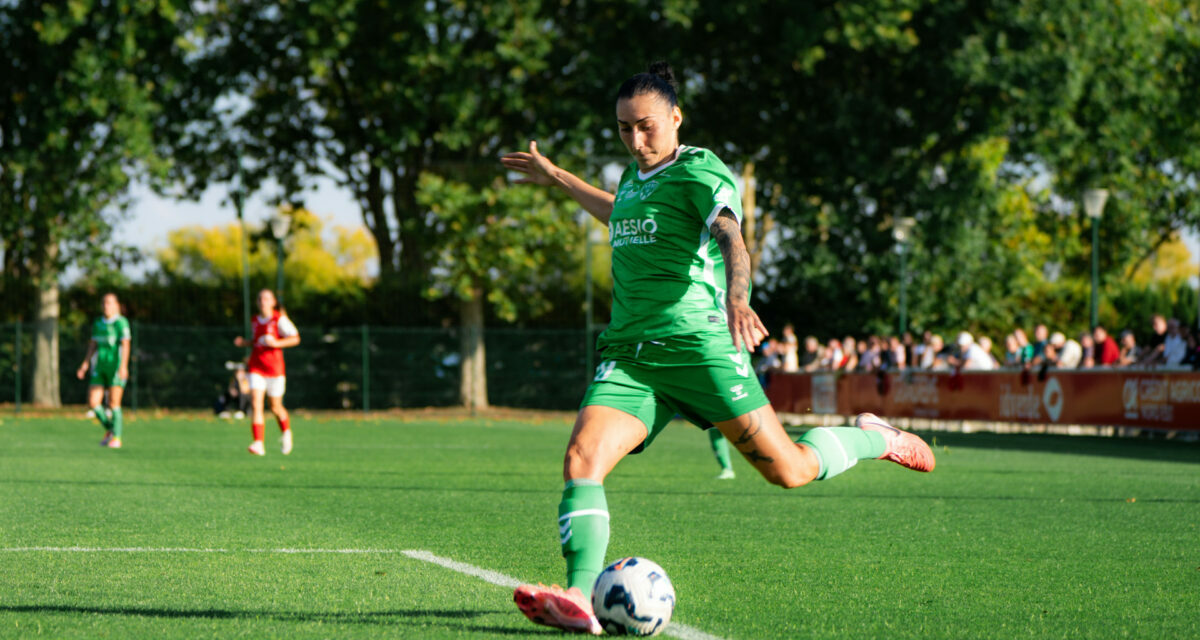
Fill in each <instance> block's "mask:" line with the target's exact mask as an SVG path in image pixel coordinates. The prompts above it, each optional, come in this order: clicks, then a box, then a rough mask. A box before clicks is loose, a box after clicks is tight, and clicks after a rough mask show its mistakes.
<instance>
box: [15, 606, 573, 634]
mask: <svg viewBox="0 0 1200 640" xmlns="http://www.w3.org/2000/svg"><path fill="white" fill-rule="evenodd" d="M0 612H8V613H31V614H90V615H106V616H132V617H139V618H164V619H197V620H256V619H266V620H275V621H279V622H298V623H306V622H319V623H323V624H360V625H410V624H419V625H421V626H429V625H437V626H443V627H447V628H452V629H462V630H469V631H483V632H488V633H498V634H513V635H517V634H520V635H527V634H531V633H542V634H554V635H558V634H557V633H556V632H554V631H552V630H550V629H538V628H528V629H512V628H508V627H492V626H479V625H464V624H453V623H451V622H450V621H453V620H462V621H468V620H473V619H475V618H480V617H483V616H489V615H495V614H508V613H510V612H509V611H507V610H505V611H469V610H438V609H395V610H390V611H363V612H346V613H338V612H315V611H314V612H308V611H238V610H230V609H166V608H155V607H84V606H69V605H50V604H43V605H0Z"/></svg>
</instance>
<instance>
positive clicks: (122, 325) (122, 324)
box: [117, 318, 133, 342]
mask: <svg viewBox="0 0 1200 640" xmlns="http://www.w3.org/2000/svg"><path fill="white" fill-rule="evenodd" d="M117 323H118V324H117V341H118V342H120V341H122V340H131V339H133V333H132V332H130V330H129V320H126V319H125V318H121V319H120V320H117Z"/></svg>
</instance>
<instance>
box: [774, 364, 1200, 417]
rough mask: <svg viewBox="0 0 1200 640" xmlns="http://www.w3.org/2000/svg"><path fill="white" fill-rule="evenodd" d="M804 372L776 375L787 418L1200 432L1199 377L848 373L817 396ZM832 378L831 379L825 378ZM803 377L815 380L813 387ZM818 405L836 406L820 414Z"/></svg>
mask: <svg viewBox="0 0 1200 640" xmlns="http://www.w3.org/2000/svg"><path fill="white" fill-rule="evenodd" d="M820 377H821V376H810V375H806V374H776V375H773V376H772V378H771V381H770V386H769V387H768V392H767V396H768V397H769V398H770V399H771V404H772V405H773V406H774V407H775V408H776V409H777V410H779V411H782V412H787V413H840V414H843V415H853V414H855V413H859V412H862V411H872V412H875V413H878V414H880V415H887V416H897V417H913V418H933V419H944V420H978V421H994V422H1023V423H1033V424H1086V425H1118V426H1134V427H1154V428H1159V429H1174V430H1200V373H1191V372H1169V373H1167V372H1155V371H1136V370H1107V371H1056V370H1050V371H1048V372H1047V373H1046V375H1045V376H1044V377H1039V376H1038V375H1036V373H1033V374H1027V373H1022V372H1014V371H1001V372H971V373H962V374H952V373H941V372H937V373H935V372H907V373H897V374H888V375H875V374H850V375H842V376H838V377H837V378H836V383H835V384H834V385H833V388H832V390H830V391H829V392H831V393H834V394H836V397H835V398H832V399H831V398H821V397H820V396H821V395H822V394H820V393H814V389H815V388H817V387H822V388H823V387H826V386H828V385H822V384H817V383H816V382H815V381H814V380H813V378H820ZM825 377H826V378H832V376H830V375H829V374H825ZM804 379H809V380H808V381H807V382H805V381H804ZM814 405H817V407H836V411H818V410H816V408H814Z"/></svg>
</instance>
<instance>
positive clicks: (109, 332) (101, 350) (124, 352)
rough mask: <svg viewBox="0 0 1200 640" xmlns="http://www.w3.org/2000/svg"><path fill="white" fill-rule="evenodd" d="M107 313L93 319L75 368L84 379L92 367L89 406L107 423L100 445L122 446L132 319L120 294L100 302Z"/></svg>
mask: <svg viewBox="0 0 1200 640" xmlns="http://www.w3.org/2000/svg"><path fill="white" fill-rule="evenodd" d="M101 311H102V312H103V314H104V315H102V316H100V317H99V318H96V321H95V322H93V323H92V339H91V340H90V341H89V342H88V350H87V355H86V356H84V358H83V364H81V365H79V369H78V370H77V371H76V372H75V377H77V378H79V379H80V380H83V377H84V376H85V375H87V372H88V369H91V371H92V375H91V379H90V380H88V409H90V410H91V411H92V412H93V413H95V414H96V418H97V419H99V420H100V425H101V426H103V427H104V439H103V440H101V441H100V446H102V447H108V448H110V449H120V448H121V432H122V431H123V430H124V425H125V419H124V416H122V415H121V396H122V395H124V393H125V381H126V380H129V348H130V347H129V345H130V343H131V340H132V334H131V333H130V332H129V321H128V320H126V319H125V316H123V315H121V302H120V301H119V300H117V294H115V293H106V294H104V298H103V301H102V302H101ZM105 391H107V392H108V408H107V410H105V407H103V406H101V402H102V401H103V400H104V392H105Z"/></svg>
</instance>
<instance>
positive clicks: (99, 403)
mask: <svg viewBox="0 0 1200 640" xmlns="http://www.w3.org/2000/svg"><path fill="white" fill-rule="evenodd" d="M93 377H95V376H93ZM87 403H88V410H89V411H91V412H92V414H93V415H95V416H96V419H97V420H99V421H100V426H101V427H104V439H103V440H101V441H100V446H102V447H107V446H108V443H109V442H110V441H111V440H112V437H113V433H112V421H111V420H110V419H109V417H108V412H107V411H105V410H104V385H102V384H92V383H89V384H88V400H87Z"/></svg>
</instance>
